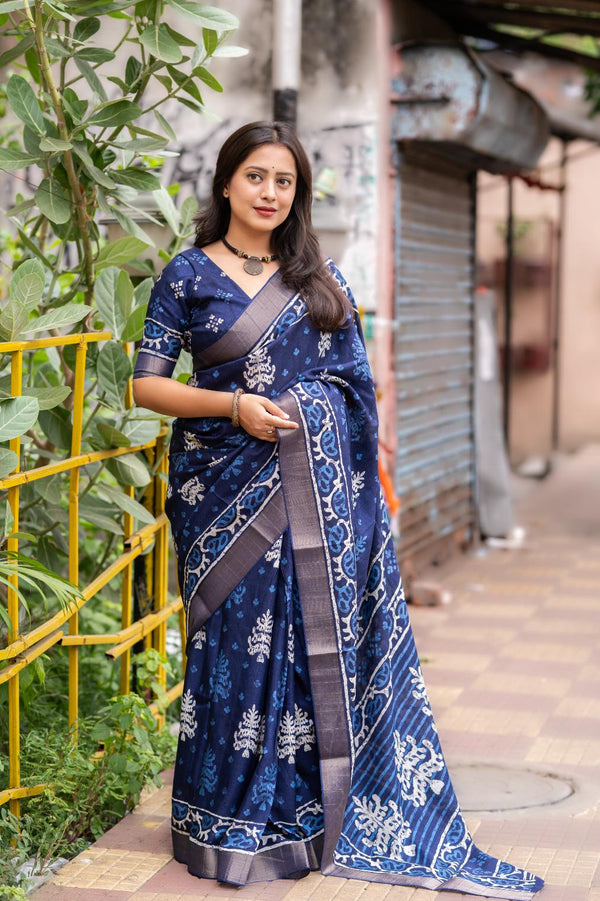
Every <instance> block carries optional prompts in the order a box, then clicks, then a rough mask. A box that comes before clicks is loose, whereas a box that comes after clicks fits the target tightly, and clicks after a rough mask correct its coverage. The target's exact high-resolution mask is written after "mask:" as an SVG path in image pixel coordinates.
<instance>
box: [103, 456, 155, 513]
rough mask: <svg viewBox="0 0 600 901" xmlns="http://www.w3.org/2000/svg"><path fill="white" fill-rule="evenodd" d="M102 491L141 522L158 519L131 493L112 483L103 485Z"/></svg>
mask: <svg viewBox="0 0 600 901" xmlns="http://www.w3.org/2000/svg"><path fill="white" fill-rule="evenodd" d="M121 459H122V458H121ZM134 459H136V458H134ZM100 493H101V494H102V495H103V496H104V497H106V498H107V499H108V500H109V501H112V502H113V503H114V504H116V505H117V507H120V509H121V510H123V511H124V512H125V513H130V514H131V516H134V517H135V518H136V519H139V521H140V522H143V523H146V524H147V525H152V524H153V523H154V522H155V521H156V520H155V519H154V516H153V515H152V513H150V511H149V510H146V508H145V507H144V506H142V504H140V503H139V502H138V501H136V500H134V499H133V498H132V497H129V495H127V494H124V493H123V492H122V491H121V489H120V488H114V487H113V486H112V485H102V488H101V489H100Z"/></svg>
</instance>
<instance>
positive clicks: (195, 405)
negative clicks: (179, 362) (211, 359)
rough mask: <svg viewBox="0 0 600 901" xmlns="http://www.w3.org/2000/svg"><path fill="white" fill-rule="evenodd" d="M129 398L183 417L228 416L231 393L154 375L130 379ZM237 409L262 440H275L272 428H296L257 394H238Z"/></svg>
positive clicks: (244, 423)
mask: <svg viewBox="0 0 600 901" xmlns="http://www.w3.org/2000/svg"><path fill="white" fill-rule="evenodd" d="M133 398H134V400H135V402H136V404H137V405H138V406H139V407H146V408H147V409H148V410H154V411H155V413H163V414H164V415H165V416H178V417H181V418H183V419H186V418H188V419H198V418H201V417H203V416H227V417H229V418H231V414H232V406H233V393H232V392H230V391H210V390H209V389H208V388H194V387H193V386H192V385H184V384H183V383H182V382H178V381H177V380H176V379H171V378H165V377H164V376H155V375H149V376H143V377H140V378H137V379H134V380H133ZM238 412H239V417H240V425H241V426H242V428H244V429H245V430H246V431H247V432H248V433H249V434H250V435H252V436H253V437H255V438H260V439H261V440H263V441H277V433H276V432H275V431H274V430H275V429H296V428H298V426H297V424H296V423H295V422H290V421H289V419H288V416H287V413H284V412H283V410H282V409H281V408H280V407H278V406H277V404H276V403H273V401H272V400H269V399H268V398H267V397H259V396H258V395H257V394H242V396H241V397H240V399H239V402H238ZM270 429H271V430H272V431H269V430H270Z"/></svg>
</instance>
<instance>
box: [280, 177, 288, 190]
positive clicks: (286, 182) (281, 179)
mask: <svg viewBox="0 0 600 901" xmlns="http://www.w3.org/2000/svg"><path fill="white" fill-rule="evenodd" d="M279 184H280V185H282V186H283V187H284V188H289V186H290V185H291V181H290V179H289V178H280V179H279Z"/></svg>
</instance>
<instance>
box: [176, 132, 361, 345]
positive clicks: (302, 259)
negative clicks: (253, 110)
mask: <svg viewBox="0 0 600 901" xmlns="http://www.w3.org/2000/svg"><path fill="white" fill-rule="evenodd" d="M263 144H282V145H283V146H284V147H287V149H288V150H289V151H290V152H291V154H292V156H293V157H294V159H295V161H296V169H297V180H296V193H295V196H294V200H293V202H292V207H291V209H290V212H289V214H288V216H287V218H286V219H285V221H284V222H282V223H281V225H278V226H277V228H275V229H274V230H273V234H272V236H271V250H272V252H273V253H275V254H277V257H278V259H279V267H280V271H281V275H282V278H283V281H284V283H285V284H286V285H287V286H288V287H289V288H292V289H293V290H294V291H298V292H300V293H301V294H302V297H303V298H304V301H305V303H306V306H307V308H308V312H309V315H310V318H311V320H312V322H313V323H314V325H315V326H316V327H317V328H320V329H323V330H325V331H335V330H336V329H338V328H340V327H341V326H342V325H344V323H346V322H347V321H348V314H352V306H351V304H350V302H349V301H348V299H347V297H346V295H345V294H344V293H343V291H342V290H341V289H340V288H339V287H338V285H337V283H336V282H335V280H334V278H333V276H332V275H331V273H330V271H329V270H328V268H327V266H326V265H325V263H324V261H323V259H322V256H321V251H320V248H319V239H318V238H317V235H316V234H315V230H314V228H313V226H312V222H311V203H312V172H311V168H310V162H309V160H308V156H307V155H306V151H305V150H304V147H303V146H302V144H301V143H300V141H299V140H298V137H297V136H296V133H295V131H294V129H293V128H292V126H291V125H288V124H287V123H286V122H250V123H249V124H248V125H243V126H242V127H241V128H238V130H237V131H235V132H234V133H233V134H232V135H230V136H229V137H228V138H227V140H226V141H225V143H224V144H223V146H222V147H221V150H220V151H219V156H218V158H217V165H216V169H215V174H214V178H213V185H212V194H211V197H210V199H209V200H208V202H207V204H206V205H205V207H204V208H203V209H202V210H201V212H200V214H199V216H198V218H197V220H196V240H195V242H194V243H195V245H196V247H205V246H206V245H207V244H212V243H213V242H215V241H220V240H221V238H222V237H224V235H225V234H226V233H227V229H228V228H229V220H230V216H231V211H230V206H229V200H228V199H227V198H226V197H224V196H223V190H224V188H225V186H226V185H227V184H228V183H229V181H230V179H231V177H232V175H233V173H234V172H235V171H236V169H237V168H238V167H239V166H241V164H242V163H243V162H244V160H245V159H246V158H247V157H248V156H249V155H250V154H251V153H252V151H253V150H256V148H257V147H260V146H261V145H263Z"/></svg>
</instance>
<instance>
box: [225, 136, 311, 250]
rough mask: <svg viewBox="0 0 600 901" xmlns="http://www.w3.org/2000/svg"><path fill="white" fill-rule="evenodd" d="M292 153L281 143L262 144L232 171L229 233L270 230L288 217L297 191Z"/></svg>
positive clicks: (228, 185)
mask: <svg viewBox="0 0 600 901" xmlns="http://www.w3.org/2000/svg"><path fill="white" fill-rule="evenodd" d="M296 183H297V170H296V161H295V160H294V156H293V154H292V153H291V151H290V150H288V148H287V147H284V146H283V144H262V145H261V146H260V147H257V148H256V150H253V151H252V153H251V154H250V155H249V156H247V157H246V159H245V160H244V162H243V163H241V164H240V165H239V166H238V168H237V169H236V170H235V172H234V173H233V175H232V177H231V181H230V182H229V184H227V185H226V186H225V189H224V192H223V193H224V194H225V196H226V197H229V204H230V207H231V220H230V223H229V233H230V234H231V233H232V232H234V233H235V232H236V231H237V232H246V233H250V232H260V233H261V234H264V233H265V232H269V233H270V232H272V231H273V229H275V228H277V226H278V225H281V223H282V222H284V221H285V219H286V218H287V216H288V214H289V212H290V209H291V206H292V202H293V200H294V195H295V193H296Z"/></svg>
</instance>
